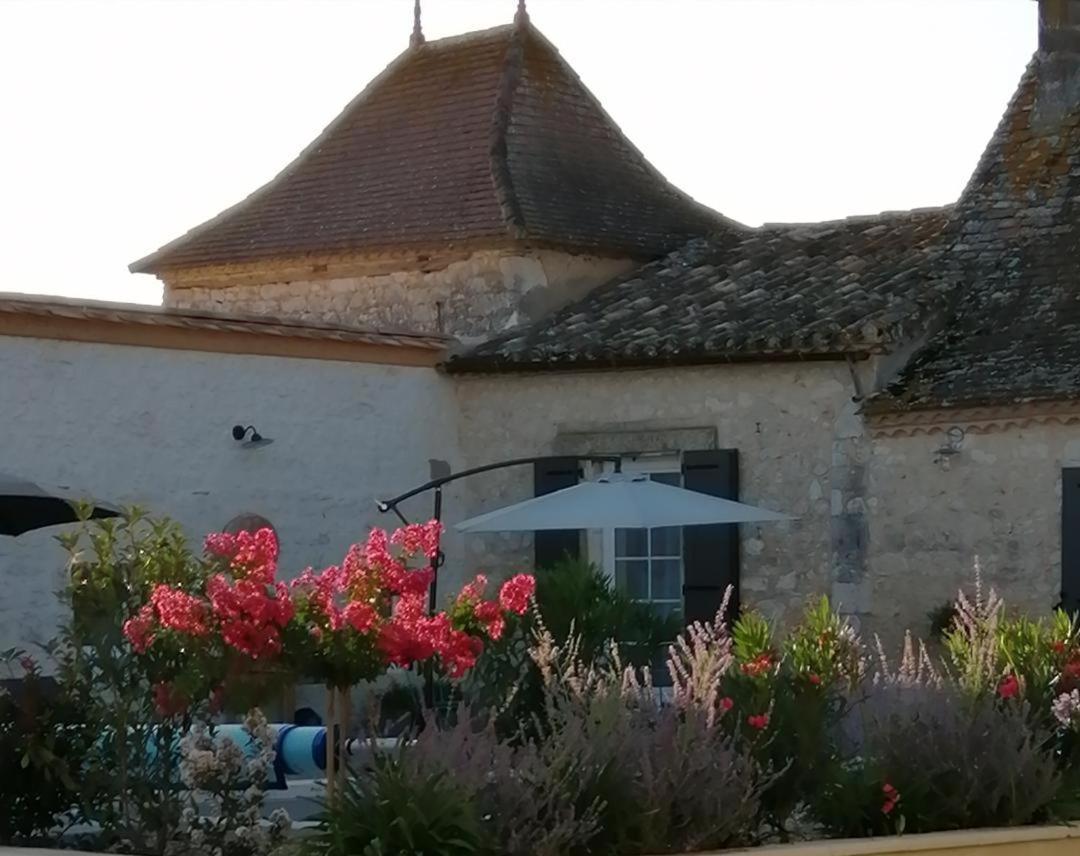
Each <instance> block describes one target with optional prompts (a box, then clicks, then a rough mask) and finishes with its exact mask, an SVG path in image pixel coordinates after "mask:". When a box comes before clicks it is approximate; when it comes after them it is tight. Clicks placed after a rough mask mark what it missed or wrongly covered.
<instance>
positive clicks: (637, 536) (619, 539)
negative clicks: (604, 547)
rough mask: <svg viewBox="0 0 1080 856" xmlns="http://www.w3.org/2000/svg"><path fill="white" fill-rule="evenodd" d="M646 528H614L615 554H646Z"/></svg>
mask: <svg viewBox="0 0 1080 856" xmlns="http://www.w3.org/2000/svg"><path fill="white" fill-rule="evenodd" d="M648 537H649V530H648V529H616V530H615V556H616V558H622V557H623V556H642V557H644V556H648V555H649V548H648V543H649V541H648Z"/></svg>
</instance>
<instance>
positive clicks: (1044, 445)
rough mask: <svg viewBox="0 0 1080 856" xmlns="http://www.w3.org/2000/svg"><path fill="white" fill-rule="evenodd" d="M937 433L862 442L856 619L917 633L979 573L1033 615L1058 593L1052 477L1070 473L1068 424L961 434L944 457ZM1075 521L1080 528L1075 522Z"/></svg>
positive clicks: (1077, 455) (1079, 453)
mask: <svg viewBox="0 0 1080 856" xmlns="http://www.w3.org/2000/svg"><path fill="white" fill-rule="evenodd" d="M946 439H947V438H946V437H945V436H944V435H943V434H941V433H936V434H932V435H929V436H926V435H920V436H917V437H897V438H881V439H877V440H875V441H874V444H873V456H872V457H871V460H870V481H869V487H870V495H869V498H868V500H867V508H868V516H869V523H870V553H869V572H868V574H867V577H866V584H867V588H866V591H865V606H866V608H867V611H868V613H869V614H868V620H869V621H870V623H871V624H873V625H874V626H875V627H880V628H882V629H883V630H885V631H886V632H889V633H890V635H893V636H895V633H896V629H897V628H900V627H907V626H910V627H911V628H912V629H913V631H917V632H919V633H922V634H925V633H926V632H927V629H928V626H929V623H928V620H927V617H926V613H927V612H928V611H929V610H930V609H932V608H933V607H935V606H938V605H940V604H943V603H946V602H947V601H949V600H951V599H952V598H953V597H954V596H955V594H956V590H957V588H958V586H960V585H961V584H962V585H964V586H967V587H970V586H971V584H972V580H973V576H972V566H973V562H974V559H975V557H976V556H978V557H979V559H980V562H981V565H982V569H983V578H984V580H985V581H986V583H987V584H988V585H993V586H995V587H996V588H997V589H998V590H999V591H1000V592H1002V593H1003V594H1004V595H1005V596H1006V598H1007V601H1008V603H1009V604H1010V606H1012V607H1016V608H1017V609H1020V610H1024V611H1027V612H1030V613H1031V614H1032V615H1041V614H1045V613H1046V612H1047V611H1048V610H1050V609H1051V608H1052V607H1053V606H1055V605H1056V604H1057V602H1058V600H1059V597H1060V590H1061V526H1062V521H1061V474H1062V469H1063V468H1064V467H1073V466H1080V426H1063V425H1057V424H1050V425H1038V424H1033V425H1030V426H1029V427H1025V428H1020V427H1012V428H1007V429H1005V430H994V431H993V432H991V433H975V432H973V431H968V432H967V434H966V436H965V437H964V439H963V442H962V444H961V447H960V451H959V453H958V454H956V455H951V456H948V455H946V456H941V455H939V454H938V450H939V449H940V448H941V447H942V446H943V445H944V444H945V443H946ZM1076 525H1080V521H1077V523H1076Z"/></svg>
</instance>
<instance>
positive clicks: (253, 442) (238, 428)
mask: <svg viewBox="0 0 1080 856" xmlns="http://www.w3.org/2000/svg"><path fill="white" fill-rule="evenodd" d="M249 431H250V432H251V439H250V440H245V439H244V438H245V437H247V435H248V432H249ZM232 436H233V439H234V440H235V441H236V442H237V443H243V445H244V448H245V449H253V448H255V447H256V446H268V445H270V444H271V443H273V442H274V441H273V440H272V439H270V438H269V437H264V436H263V435H262V434H260V433H259V432H258V431H257V430H255V426H254V425H248V426H247V427H244V426H243V425H233V427H232Z"/></svg>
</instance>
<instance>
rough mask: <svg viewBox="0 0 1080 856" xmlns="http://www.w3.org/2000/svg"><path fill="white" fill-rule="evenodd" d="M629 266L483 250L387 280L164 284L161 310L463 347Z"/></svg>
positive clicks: (388, 275)
mask: <svg viewBox="0 0 1080 856" xmlns="http://www.w3.org/2000/svg"><path fill="white" fill-rule="evenodd" d="M633 266H634V263H633V262H632V261H629V260H625V259H605V258H597V257H592V256H577V255H570V254H568V253H562V252H555V251H547V250H541V251H536V252H533V253H531V254H529V255H527V256H526V255H513V254H508V253H506V252H501V251H497V250H486V251H480V252H476V253H473V254H472V255H471V256H469V257H468V258H466V259H464V260H460V261H453V262H451V263H449V264H448V265H447V266H445V267H441V268H439V269H438V270H423V269H413V270H409V269H407V266H406V265H404V263H403V264H402V269H401V270H398V271H395V272H393V273H378V274H372V275H356V276H351V275H350V276H340V277H333V278H322V279H291V280H288V281H266V282H256V283H251V282H248V281H245V282H244V283H242V284H241V283H237V284H229V283H227V281H226V282H225V283H219V284H213V285H207V284H202V285H179V284H177V281H175V280H174V281H170V280H168V279H166V287H165V305H166V306H171V307H177V308H182V309H213V310H217V311H221V312H232V313H254V314H258V315H278V316H289V317H295V318H301V319H305V320H309V321H329V322H333V323H347V324H353V325H358V326H363V327H374V328H379V329H387V330H394V329H397V330H413V331H420V332H442V333H448V334H451V335H455V336H458V337H460V338H461V339H462V340H464V341H466V342H468V341H472V340H476V339H480V338H483V337H485V336H487V335H490V334H492V333H495V332H498V331H501V330H504V329H506V328H508V327H512V326H514V325H516V324H519V323H525V322H527V321H531V320H535V319H537V318H539V317H541V316H543V315H546V314H548V313H549V312H552V311H554V310H555V309H558V308H560V307H562V306H564V305H566V304H567V303H570V302H571V301H573V300H576V299H577V298H579V297H581V296H583V295H584V294H585V293H586V292H588V291H589V290H591V289H593V288H595V287H596V286H598V285H601V284H603V283H604V282H607V281H608V280H610V279H611V278H613V277H614V276H616V275H617V274H619V273H623V272H625V271H627V270H629V269H631V268H632V267H633ZM266 276H267V277H272V276H273V274H272V273H270V272H269V271H268V273H267V274H266ZM251 278H252V276H251V274H250V272H249V273H246V274H245V280H250V279H251Z"/></svg>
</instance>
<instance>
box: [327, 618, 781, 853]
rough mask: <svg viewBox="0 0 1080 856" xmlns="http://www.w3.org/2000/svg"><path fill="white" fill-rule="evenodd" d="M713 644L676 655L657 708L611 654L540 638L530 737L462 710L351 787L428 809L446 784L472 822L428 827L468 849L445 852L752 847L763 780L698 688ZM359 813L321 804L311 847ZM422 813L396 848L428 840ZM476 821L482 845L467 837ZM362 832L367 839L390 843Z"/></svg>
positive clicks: (367, 796) (382, 834) (337, 840)
mask: <svg viewBox="0 0 1080 856" xmlns="http://www.w3.org/2000/svg"><path fill="white" fill-rule="evenodd" d="M713 641H715V637H710V636H709V634H708V632H707V631H704V630H703V631H702V635H701V636H699V637H698V638H696V640H695V641H694V642H691V643H686V644H684V645H683V646H681V647H680V648H679V649H678V650H680V651H682V654H681V655H679V664H678V667H677V668H674V669H673V671H674V672H675V674H676V675H677V678H676V683H675V698H676V703H675V704H674V705H661V704H660V703H659V701H658V697H657V694H656V692H655V691H654V689H653V687H652V686H651V684H650V683H649V681H648V679H647V678H646V679H645V680H643V681H642V680H639V678H638V676H637V674H636V673H635V671H634V670H633V669H629V668H626V667H624V666H623V664H622V662H621V659H620V656H619V653H618V650H617V648H615V647H612V648H611V649H609V653H608V655H606V656H605V657H602V658H594V659H593V662H592V663H591V664H589V663H587V662H586V661H585V659H584V658H583V657H582V655H581V651H580V648H579V645H578V643H577V642H576V640H571V641H570V642H569V643H568V644H567V645H565V646H559V645H557V644H556V643H555V639H554V637H553V636H552V635H551V634H550V632H544V631H541V633H540V636H539V639H538V641H537V644H536V645H534V646H533V648H532V649H531V651H530V654H531V656H532V657H533V658H534V662H535V664H536V667H537V670H538V673H539V674H540V676H541V680H542V685H541V690H542V702H543V705H544V716H543V718H542V722H540V723H538V724H537V726H536V728H535V729H523V730H522V731H521V732H519V733H518V734H517V735H514V736H512V737H502V736H500V734H499V733H498V731H497V729H496V728H495V727H494V726H493V723H492V722H491V721H490V720H488V721H484V720H476V719H473V718H471V717H469V716H468V715H467V714H466V713H465V712H464V711H462V712H460V713H459V715H457V716H456V717H450V718H448V719H447V720H446V721H445V722H444V723H443V724H442V725H441V726H438V727H437V726H435V725H433V724H429V727H428V728H427V729H425V730H424V731H423V732H422V733H420V734H419V735H418V736H417V738H416V740H415V742H414V743H412V744H410V745H408V746H407V747H403V748H401V749H400V750H399V752H398V753H396V754H395V755H394V756H393V757H392V758H389V759H387V758H383V759H381V760H380V762H379V765H377V767H376V770H375V771H374V773H372V774H371V775H370V776H369V777H367V778H365V777H364V775H363V774H362V773H358V774H357V778H356V781H355V782H354V787H355V788H356V789H357V792H358V793H361V794H363V795H364V800H366V802H364V803H363V805H365V806H366V805H367V804H368V803H369V802H371V801H376V800H381V801H382V803H388V802H391V801H394V800H396V801H398V802H400V803H401V804H403V805H405V804H408V805H424V804H425V801H428V800H433V801H436V802H438V800H437V796H438V792H437V789H435V785H436V784H437V783H441V782H443V781H445V780H446V779H447V778H448V777H450V778H452V781H453V782H454V786H455V789H456V791H455V793H456V794H457V795H458V796H459V797H460V798H463V799H465V800H466V802H467V805H468V806H469V807H470V808H469V812H465V813H462V812H459V813H457V814H456V815H455V816H461V817H467V818H468V819H469V822H468V830H469V832H470V834H469V835H467V836H466V835H465V834H463V833H462V832H461V830H457V829H452V830H450V831H445V830H444V826H445V824H444V823H443V822H442V821H441V820H440V821H439V822H438V824H436V826H437V828H438V829H439V830H440V831H439V836H440V838H441V839H443V840H454V841H465V842H467V843H468V847H469V848H470V849H468V850H462V851H448V852H491V853H499V854H509V856H525V854H537V856H555V854H575V853H581V854H585V853H589V854H616V853H620V854H635V853H669V852H682V851H685V850H689V849H698V848H716V847H728V846H736V845H740V844H749V843H753V842H754V841H755V840H756V838H757V833H758V828H759V826H760V823H759V816H760V807H761V799H762V795H763V793H764V792H765V791H766V789H767V788H768V786H769V784H770V783H771V777H770V776H769V775H768V774H766V773H765V772H764V771H763V770H762V769H761V767H760V766H759V765H758V764H757V762H756V761H755V760H754V758H753V755H752V750H751V748H750V747H748V746H744V745H741V744H740V743H739V741H738V740H737V739H736V738H735V737H734V736H732V735H730V734H728V733H726V731H725V730H724V728H723V727H722V725H721V723H722V721H723V718H724V716H725V715H726V712H727V711H726V710H725V709H724V708H723V706H722V705H717V704H716V703H715V702H716V700H715V697H714V695H713V694H711V693H710V692H708V685H709V683H710V682H711V679H712V676H715V675H716V674H717V671H716V664H717V662H718V661H723V660H724V658H725V655H724V653H723V651H722V650H721V651H720V652H719V655H718V654H717V652H716V651H714V650H711V648H710V646H711V643H712V642H713ZM722 647H723V646H721V648H722ZM728 659H730V658H728ZM702 669H704V670H705V672H704V673H702V672H700V670H702ZM429 722H431V720H429ZM390 771H392V772H390ZM358 810H360V808H359V806H358V805H357V804H353V803H349V804H341V805H339V806H334V805H331V807H330V812H329V815H328V818H327V821H326V823H325V828H326V833H327V834H326V835H325V836H324V837H323V838H322V839H321V840H322V842H323V845H322V846H324V847H329V848H330V850H329V852H328V856H345V855H346V853H347V852H350V851H347V850H345V849H343V848H345V847H346V846H354V847H356V846H360V844H361V842H360V839H359V838H356V839H354V841H353V843H352V844H349V845H347V844H346V842H345V839H344V837H343V836H341V835H337V837H334V836H333V835H331V834H330V833H331V831H332V830H337V829H344V828H349V829H353V828H355V827H356V824H357V823H358V822H359V821H357V819H356V818H347V817H343V816H341V815H345V814H355V813H356V812H357V811H358ZM373 813H374V815H375V816H377V812H373ZM427 814H429V811H427V810H423V811H413V810H411V809H409V810H402V811H401V812H400V813H399V816H398V817H397V818H396V823H397V827H396V829H397V831H398V832H399V833H400V834H401V835H402V836H403V838H398V839H394V841H395V842H397V841H400V840H405V841H410V842H416V841H420V840H421V839H422V838H423V836H424V835H427V834H428V833H429V832H430V831H431V825H429V824H428V821H427V819H426V816H427ZM437 815H438V816H439V817H442V814H441V812H437ZM475 818H479V819H480V820H479V829H480V834H479V836H476V835H473V834H472V831H473V829H474V824H473V820H474V819H475ZM364 823H365V824H367V825H365V827H364V828H365V830H366V831H365V832H364V836H367V838H365V839H364V842H367V841H368V840H369V839H370V840H375V839H379V840H383V839H387V838H388V836H389V835H390V833H389V832H387V831H379V832H376V831H375V830H374V829H372V828H371V823H372V821H370V820H365V821H364ZM379 823H380V829H381V828H382V827H381V823H382V822H381V821H379ZM414 825H416V828H413V826H414ZM406 827H407V828H408V831H407V832H406V831H405V828H406ZM363 846H367V844H366V843H364V844H363ZM335 848H336V849H335ZM351 852H359V851H357V850H353V851H351ZM373 852H381V851H373ZM421 852H429V851H421ZM431 852H435V851H431Z"/></svg>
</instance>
